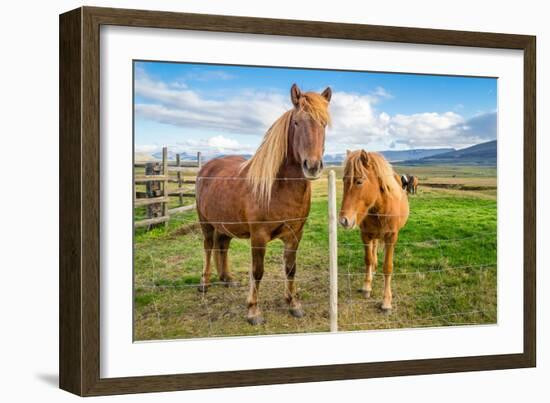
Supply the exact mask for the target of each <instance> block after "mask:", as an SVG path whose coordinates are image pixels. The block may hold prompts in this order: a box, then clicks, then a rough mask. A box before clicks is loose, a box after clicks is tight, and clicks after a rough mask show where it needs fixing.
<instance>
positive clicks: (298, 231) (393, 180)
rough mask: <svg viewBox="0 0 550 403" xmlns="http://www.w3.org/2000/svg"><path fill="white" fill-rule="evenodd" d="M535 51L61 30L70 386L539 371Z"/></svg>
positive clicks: (181, 30)
mask: <svg viewBox="0 0 550 403" xmlns="http://www.w3.org/2000/svg"><path fill="white" fill-rule="evenodd" d="M535 59H536V57H535V37H534V36H525V35H513V34H499V33H481V32H460V31H445V30H432V29H419V28H401V27H386V26H372V25H352V24H337V23H327V22H313V21H294V20H275V19H261V18H249V17H228V16H216V15H199V14H184V13H170V12H158V11H143V10H140V11H138V10H121V9H107V8H94V7H82V8H79V9H76V10H73V11H70V12H67V13H65V14H62V15H61V16H60V181H61V184H60V212H61V214H60V229H61V231H60V387H61V388H62V389H65V390H67V391H69V392H72V393H75V394H78V395H81V396H91V395H107V394H119V393H138V392H153V391H168V390H185V389H197V388H214V387H230V386H245V385H262V384H276V383H290V382H311V381H324V380H342V379H356V378H369V377H385V376H399V375H415V374H435V373H446V372H459V371H479V370H494V369H505V368H522V367H533V366H535V363H536V350H535V340H536V325H535V317H536V315H535V313H536V311H535V309H536V307H535V301H536V295H535V271H536V262H535V239H536V219H535V200H536V188H535V182H536V172H535V166H536V160H535V158H536V155H535V149H536V148H535V112H536V109H535V105H536V102H535V88H536V86H535V82H536V78H535Z"/></svg>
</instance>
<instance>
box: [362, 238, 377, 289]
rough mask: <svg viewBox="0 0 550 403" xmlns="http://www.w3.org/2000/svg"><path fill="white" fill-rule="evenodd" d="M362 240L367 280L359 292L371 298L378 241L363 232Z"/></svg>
mask: <svg viewBox="0 0 550 403" xmlns="http://www.w3.org/2000/svg"><path fill="white" fill-rule="evenodd" d="M361 239H362V241H363V246H364V249H365V279H364V280H363V287H361V289H360V290H359V291H360V292H361V293H362V294H363V296H364V297H365V298H370V295H371V293H372V276H373V273H374V271H376V241H375V240H373V239H371V238H370V237H369V236H368V235H367V234H364V233H363V232H361Z"/></svg>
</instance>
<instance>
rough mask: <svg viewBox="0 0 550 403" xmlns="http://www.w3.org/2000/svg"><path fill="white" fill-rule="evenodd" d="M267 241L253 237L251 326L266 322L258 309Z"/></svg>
mask: <svg viewBox="0 0 550 403" xmlns="http://www.w3.org/2000/svg"><path fill="white" fill-rule="evenodd" d="M266 245H267V239H265V238H263V237H252V238H251V246H252V268H251V271H250V290H249V292H248V298H247V303H248V312H247V320H248V323H250V324H251V325H261V324H262V323H264V322H265V319H264V318H263V316H262V313H261V311H260V308H259V307H258V292H259V290H260V281H262V277H263V275H264V257H265V248H266Z"/></svg>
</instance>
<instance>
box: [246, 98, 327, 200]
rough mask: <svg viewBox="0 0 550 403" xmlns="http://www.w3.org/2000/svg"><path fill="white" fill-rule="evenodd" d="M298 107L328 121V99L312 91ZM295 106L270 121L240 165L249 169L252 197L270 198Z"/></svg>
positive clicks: (283, 154)
mask: <svg viewBox="0 0 550 403" xmlns="http://www.w3.org/2000/svg"><path fill="white" fill-rule="evenodd" d="M298 110H299V111H303V112H305V113H308V114H309V115H310V116H311V118H312V119H313V120H315V121H316V122H317V123H319V124H321V125H323V126H326V125H328V124H330V115H329V112H328V101H327V100H326V99H325V98H324V97H323V96H321V95H319V94H316V93H314V92H306V93H304V94H302V95H301V97H300V99H299V104H298ZM293 112H294V109H291V110H289V111H286V112H285V113H284V114H283V115H282V116H281V117H280V118H279V119H277V120H276V121H275V123H273V125H272V126H271V127H270V128H269V130H268V131H267V133H266V134H265V136H264V139H263V140H262V143H261V144H260V146H259V147H258V150H257V151H256V153H255V154H254V155H253V156H252V158H250V159H249V160H248V161H245V162H244V163H243V164H242V165H241V171H242V170H244V169H248V170H247V172H246V179H247V180H248V183H249V184H250V186H251V188H252V194H253V195H254V197H255V198H256V199H257V200H259V201H260V203H262V204H264V205H268V204H269V201H270V200H271V189H272V188H273V183H274V182H275V178H276V177H277V173H278V172H279V168H280V167H281V164H282V163H283V161H284V159H285V158H286V153H287V150H288V131H289V125H290V121H291V119H292V114H293Z"/></svg>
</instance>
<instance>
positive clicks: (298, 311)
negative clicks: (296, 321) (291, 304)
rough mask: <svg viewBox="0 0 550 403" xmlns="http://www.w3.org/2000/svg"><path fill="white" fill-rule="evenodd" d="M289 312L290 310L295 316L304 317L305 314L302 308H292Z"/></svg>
mask: <svg viewBox="0 0 550 403" xmlns="http://www.w3.org/2000/svg"><path fill="white" fill-rule="evenodd" d="M288 312H290V314H291V315H292V316H294V317H295V318H303V317H304V315H305V313H304V310H303V309H302V308H290V309H289V310H288Z"/></svg>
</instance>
